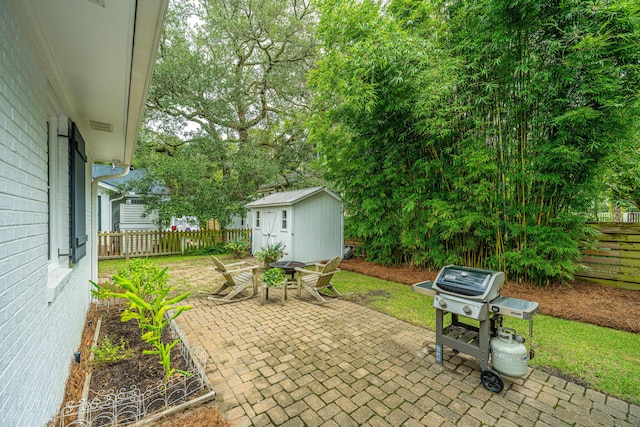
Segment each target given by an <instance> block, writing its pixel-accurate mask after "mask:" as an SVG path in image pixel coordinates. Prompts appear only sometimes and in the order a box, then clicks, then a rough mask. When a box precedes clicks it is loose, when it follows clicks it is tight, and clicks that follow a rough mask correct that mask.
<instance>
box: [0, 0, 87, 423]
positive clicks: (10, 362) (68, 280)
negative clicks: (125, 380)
mask: <svg viewBox="0 0 640 427" xmlns="http://www.w3.org/2000/svg"><path fill="white" fill-rule="evenodd" d="M11 10H12V8H11V5H9V4H8V2H7V0H0V426H42V425H44V424H45V423H46V421H47V420H49V419H50V418H51V416H52V415H53V413H54V412H55V411H56V410H57V409H58V407H59V405H60V403H61V401H62V396H63V392H64V386H65V381H66V377H67V374H68V370H69V366H70V363H71V362H72V359H73V352H74V351H75V350H76V349H77V348H78V346H79V343H80V334H81V332H82V328H83V325H84V319H85V313H86V310H87V307H88V301H89V285H88V280H89V278H90V270H91V269H90V267H91V254H90V253H89V254H87V256H86V257H85V258H84V259H83V260H82V261H81V262H80V263H78V264H77V265H74V266H73V267H72V268H71V269H69V270H68V272H67V273H66V274H65V275H63V277H65V282H64V283H62V284H61V285H59V286H58V287H57V294H56V295H55V298H54V299H53V301H51V302H48V301H47V285H48V279H49V263H50V262H49V260H48V253H47V248H48V244H47V242H48V228H49V225H48V218H49V216H48V189H47V182H48V176H47V169H48V168H47V163H48V151H47V120H48V111H47V90H48V85H47V81H46V75H45V73H44V71H43V70H42V69H41V65H40V62H39V61H38V60H37V58H36V52H35V51H33V50H32V49H31V47H30V46H29V45H28V44H27V42H26V41H25V40H27V37H26V34H24V33H22V31H21V29H20V27H19V24H18V22H19V21H18V20H17V19H15V17H14V16H12V15H11ZM54 141H55V138H54ZM63 141H64V139H63ZM54 145H55V142H54ZM53 148H54V149H59V150H60V152H61V153H63V154H64V153H66V147H53ZM59 160H60V161H59V164H57V165H52V166H51V167H52V168H54V170H55V171H57V172H59V173H60V174H59V175H58V176H59V177H61V180H62V181H61V182H60V183H59V184H60V185H59V188H57V189H54V191H53V197H55V198H56V200H57V202H56V203H55V204H54V208H57V209H60V212H59V215H58V223H57V224H53V226H54V227H57V230H58V233H59V236H58V237H57V240H59V242H54V243H60V250H61V252H67V251H68V246H69V245H68V225H67V224H68V213H66V212H65V211H64V210H65V209H67V210H68V201H67V199H68V194H65V193H66V192H67V191H68V190H65V188H66V186H68V181H67V179H68V178H67V170H66V169H65V168H66V167H67V166H66V161H67V159H66V154H64V155H63V156H62V158H61V159H59ZM87 176H88V177H90V176H91V173H90V170H88V172H87ZM86 199H87V221H88V223H87V230H91V227H90V224H89V220H90V218H91V215H90V212H91V189H90V184H89V183H87V197H86ZM54 234H55V233H54ZM64 239H67V241H66V243H65V242H64ZM61 242H62V243H61ZM93 244H94V239H93V236H90V240H89V242H88V245H89V247H91V245H93ZM56 249H57V248H56ZM58 272H59V270H58ZM62 285H65V286H62Z"/></svg>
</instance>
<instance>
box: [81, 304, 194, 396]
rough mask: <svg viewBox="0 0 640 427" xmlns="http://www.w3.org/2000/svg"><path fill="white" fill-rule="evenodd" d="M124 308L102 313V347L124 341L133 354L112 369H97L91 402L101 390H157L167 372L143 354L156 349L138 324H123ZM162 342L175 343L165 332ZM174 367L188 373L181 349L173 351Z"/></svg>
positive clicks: (172, 361)
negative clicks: (121, 318) (144, 351)
mask: <svg viewBox="0 0 640 427" xmlns="http://www.w3.org/2000/svg"><path fill="white" fill-rule="evenodd" d="M122 310H123V309H122V308H114V307H112V308H111V309H110V310H105V309H102V310H101V311H102V324H101V326H100V337H99V339H98V344H100V343H101V342H102V341H103V340H104V338H105V337H109V340H110V341H111V343H113V344H117V343H120V340H121V339H122V340H124V342H125V343H126V346H127V347H128V348H129V349H131V350H132V356H131V357H129V358H127V359H124V360H120V361H117V362H114V363H111V364H108V365H100V366H95V364H94V366H93V369H92V372H91V385H90V390H89V400H91V399H92V398H93V397H95V395H96V393H97V392H98V391H100V390H116V391H118V390H122V389H126V390H129V389H130V388H131V387H132V386H134V385H135V386H136V387H138V389H140V390H142V391H143V390H146V389H147V387H154V386H157V385H158V384H161V383H162V382H163V380H164V368H163V367H162V365H160V363H158V362H159V358H158V356H156V355H144V354H142V350H153V347H152V346H151V345H149V344H147V343H146V342H144V341H142V339H141V338H140V328H139V327H138V324H137V323H136V322H135V321H133V320H132V321H129V322H121V321H120V314H121V313H122ZM162 341H163V342H165V343H169V342H171V341H172V340H171V338H170V337H169V333H168V330H167V329H165V330H164V331H163V336H162ZM171 366H172V367H174V368H176V369H180V370H184V371H186V370H187V369H188V368H187V364H186V362H185V360H184V358H183V357H182V353H181V352H180V350H179V347H178V346H176V347H174V348H173V349H172V350H171Z"/></svg>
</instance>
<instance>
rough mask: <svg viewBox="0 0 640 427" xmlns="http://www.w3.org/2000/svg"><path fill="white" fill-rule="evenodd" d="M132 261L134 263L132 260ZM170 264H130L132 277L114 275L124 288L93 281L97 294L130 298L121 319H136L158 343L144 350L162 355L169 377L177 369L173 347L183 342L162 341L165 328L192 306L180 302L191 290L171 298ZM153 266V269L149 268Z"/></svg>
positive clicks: (147, 337)
mask: <svg viewBox="0 0 640 427" xmlns="http://www.w3.org/2000/svg"><path fill="white" fill-rule="evenodd" d="M130 264H131V263H130ZM167 269H168V268H167V267H165V268H164V269H163V270H161V271H159V272H156V274H155V275H152V274H151V273H152V272H155V271H154V270H155V269H154V268H153V267H148V268H145V267H144V266H143V265H141V263H134V264H133V267H132V266H131V265H128V266H127V267H126V269H125V272H127V271H128V275H129V277H123V276H118V275H114V276H113V280H114V282H115V289H121V290H122V291H121V292H114V291H113V290H112V289H114V285H111V284H110V283H109V282H107V283H105V284H104V285H98V284H96V283H94V282H91V283H92V284H93V286H94V287H95V288H96V289H94V291H93V292H94V295H95V294H98V295H101V296H102V297H104V298H121V299H125V300H127V301H128V302H129V307H128V308H127V309H126V310H124V311H123V313H122V315H121V317H120V320H121V321H122V322H127V321H129V320H136V321H137V322H138V326H140V329H141V332H142V339H143V340H144V341H145V342H147V343H148V344H150V345H151V346H153V347H154V350H143V354H155V355H157V356H158V357H159V358H160V362H159V363H160V364H161V365H162V366H163V367H164V371H165V381H167V380H168V379H169V377H171V375H173V374H174V373H175V372H176V370H175V369H174V368H172V367H171V349H172V348H173V347H175V345H176V344H178V343H179V342H180V339H175V340H174V341H172V342H171V343H164V342H163V341H162V331H163V330H164V328H166V327H167V325H169V322H171V320H173V319H175V318H176V317H178V316H179V315H180V314H181V313H182V312H183V311H185V310H190V309H191V308H192V307H191V306H186V305H177V304H178V303H179V302H181V301H182V300H184V299H185V298H187V297H188V296H189V295H190V293H189V292H187V293H184V294H181V295H178V296H176V297H174V298H171V299H167V297H168V295H169V292H171V287H169V286H167V285H166V284H167V280H168V275H167ZM149 270H151V271H149Z"/></svg>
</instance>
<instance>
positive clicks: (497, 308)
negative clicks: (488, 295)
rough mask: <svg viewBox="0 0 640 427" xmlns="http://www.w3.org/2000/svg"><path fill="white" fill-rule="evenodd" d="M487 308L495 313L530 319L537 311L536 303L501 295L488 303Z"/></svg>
mask: <svg viewBox="0 0 640 427" xmlns="http://www.w3.org/2000/svg"><path fill="white" fill-rule="evenodd" d="M489 310H491V312H492V313H495V314H502V315H505V316H510V317H515V318H518V319H524V320H531V319H532V318H533V315H534V314H536V313H537V312H538V303H537V302H534V301H525V300H521V299H518V298H511V297H503V296H501V297H498V298H496V299H494V300H493V301H491V302H490V303H489Z"/></svg>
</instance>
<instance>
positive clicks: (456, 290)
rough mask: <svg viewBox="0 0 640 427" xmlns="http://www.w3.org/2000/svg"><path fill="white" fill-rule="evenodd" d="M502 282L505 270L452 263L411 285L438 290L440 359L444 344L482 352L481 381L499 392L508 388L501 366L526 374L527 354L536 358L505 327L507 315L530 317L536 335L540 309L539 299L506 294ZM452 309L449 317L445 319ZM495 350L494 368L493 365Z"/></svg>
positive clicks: (467, 351) (515, 373)
mask: <svg viewBox="0 0 640 427" xmlns="http://www.w3.org/2000/svg"><path fill="white" fill-rule="evenodd" d="M503 285H504V273H502V272H500V271H491V270H482V269H478V268H469V267H461V266H455V265H448V266H446V267H444V268H442V270H440V272H439V273H438V275H437V277H436V279H435V280H434V281H433V282H431V281H427V282H420V283H416V284H414V285H413V286H412V289H413V291H414V292H417V293H419V294H423V295H428V296H433V306H434V308H435V309H436V355H435V356H436V363H438V364H440V365H441V364H442V363H443V349H444V347H445V346H446V347H450V348H451V349H453V350H454V351H457V352H461V353H465V354H468V355H470V356H473V357H475V358H477V359H478V361H479V363H480V369H481V371H482V373H481V375H480V379H481V381H482V384H483V385H484V387H485V388H487V389H488V390H490V391H493V392H495V393H499V392H500V391H502V389H503V388H504V381H503V379H502V377H501V376H500V374H499V373H498V372H496V371H500V372H501V373H502V374H504V375H508V376H522V375H523V374H524V372H526V364H527V360H528V359H531V358H533V350H530V351H529V354H528V355H527V353H526V348H525V347H524V345H523V344H522V343H523V342H524V339H523V338H522V337H521V336H519V335H515V330H513V329H509V328H503V327H502V322H503V316H510V317H516V318H519V319H525V320H529V336H532V335H533V315H534V314H535V313H536V312H537V311H538V303H537V302H531V301H524V300H520V299H517V298H510V297H505V296H502V295H501V291H502V287H503ZM449 314H450V321H449V322H448V324H447V325H445V317H446V316H447V315H449ZM461 316H462V317H467V318H470V319H474V320H476V321H478V323H479V325H478V326H473V325H470V324H468V323H465V322H463V321H462V319H461V318H460V317H461ZM492 347H493V348H492ZM523 352H524V354H523ZM490 355H491V359H492V364H493V368H494V369H495V370H494V369H491V368H490V365H489V358H490ZM523 369H524V372H522V370H523Z"/></svg>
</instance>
